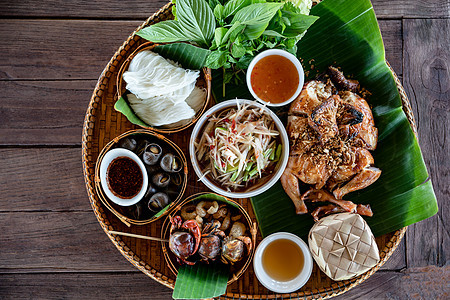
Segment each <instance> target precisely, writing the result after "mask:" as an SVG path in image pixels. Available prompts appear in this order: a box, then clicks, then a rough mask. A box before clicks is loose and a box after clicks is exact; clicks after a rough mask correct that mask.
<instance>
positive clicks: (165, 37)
mask: <svg viewBox="0 0 450 300" xmlns="http://www.w3.org/2000/svg"><path fill="white" fill-rule="evenodd" d="M136 34H137V35H138V36H140V37H142V38H144V39H146V40H148V41H150V42H154V43H171V42H181V41H187V40H188V38H187V37H186V35H185V34H184V32H183V28H182V27H181V25H180V23H179V22H178V21H174V20H167V21H162V22H159V23H156V24H154V25H152V26H149V27H145V28H143V29H141V30H139V31H138V32H137V33H136Z"/></svg>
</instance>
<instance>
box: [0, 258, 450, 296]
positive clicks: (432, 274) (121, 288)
mask: <svg viewBox="0 0 450 300" xmlns="http://www.w3.org/2000/svg"><path fill="white" fill-rule="evenodd" d="M449 276H450V267H449V266H447V267H442V268H438V267H434V266H431V267H427V268H416V269H411V270H407V271H403V272H392V271H388V272H377V273H376V274H375V275H373V276H372V277H371V278H369V279H368V280H367V281H365V282H364V283H362V284H360V285H359V286H357V287H355V288H353V289H352V290H350V291H348V292H347V293H345V294H343V295H341V296H338V297H336V298H333V299H337V300H339V299H446V298H447V297H448V295H449V293H450V287H449V285H448V282H447V280H446V279H447V278H448V277H449ZM80 287H82V288H80ZM0 294H1V296H2V298H3V299H17V298H32V299H62V298H63V299H67V298H69V299H72V298H76V299H90V298H95V299H116V298H120V299H136V298H144V299H147V298H149V297H150V298H151V299H171V295H172V290H170V289H169V288H166V287H164V286H163V285H160V284H159V283H157V282H156V281H153V280H152V279H150V278H148V277H146V276H145V275H144V274H142V273H139V272H131V273H56V274H55V273H54V274H2V275H0ZM324 296H325V295H324Z"/></svg>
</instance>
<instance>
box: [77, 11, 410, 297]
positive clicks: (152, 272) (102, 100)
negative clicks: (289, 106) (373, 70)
mask: <svg viewBox="0 0 450 300" xmlns="http://www.w3.org/2000/svg"><path fill="white" fill-rule="evenodd" d="M171 6H172V4H171V3H168V4H167V5H165V6H164V7H163V8H161V9H160V10H159V11H158V12H156V13H155V14H154V15H153V16H151V17H150V18H148V19H147V20H146V21H145V22H144V23H143V24H142V25H141V26H139V27H138V28H137V29H136V31H138V30H140V29H141V28H143V27H144V26H147V25H151V24H154V23H157V22H159V21H162V20H167V19H172V18H173V16H172V14H171ZM136 31H135V32H133V33H132V35H131V36H130V37H129V38H128V39H127V40H126V41H125V42H124V44H123V45H122V46H121V47H120V48H119V49H118V50H117V52H116V53H115V54H114V56H113V57H112V58H111V60H110V62H109V63H108V65H107V66H106V68H105V69H104V70H103V72H102V74H101V76H100V78H99V80H98V83H97V85H96V87H95V90H94V93H93V95H92V98H91V101H90V103H89V107H88V109H87V112H86V117H85V121H84V126H83V134H82V159H83V172H84V179H85V181H86V188H87V192H88V195H89V200H90V202H91V205H92V208H93V210H94V213H95V215H96V217H97V219H98V221H99V223H100V225H101V226H102V228H103V230H105V232H106V234H107V235H108V237H109V238H110V239H111V241H112V242H113V244H114V245H115V246H116V247H117V249H118V250H119V251H120V252H121V253H122V254H123V256H125V258H126V259H127V260H128V261H129V262H130V263H132V264H133V265H134V266H135V267H136V268H138V269H139V270H141V271H142V272H143V273H144V274H146V275H148V276H149V277H151V278H152V279H154V280H156V281H158V282H159V283H161V284H163V285H165V286H167V287H169V288H172V289H173V287H174V284H175V279H176V278H175V276H174V275H173V273H172V272H171V271H170V268H169V266H168V265H167V264H166V263H165V260H164V255H163V252H162V249H161V245H160V243H158V242H153V241H146V240H140V239H135V238H128V237H119V236H113V235H111V234H109V233H108V232H107V231H108V230H117V231H126V232H131V233H135V234H141V235H150V236H155V237H157V236H160V234H161V226H162V223H163V219H164V218H162V219H159V220H157V221H155V222H153V223H151V224H147V225H143V226H136V225H132V226H131V227H127V226H126V225H125V224H123V223H122V222H121V221H120V220H119V219H118V218H117V217H116V216H115V215H113V214H112V213H111V212H110V211H109V210H108V209H106V208H105V207H104V206H103V204H102V202H101V201H100V199H99V198H98V196H97V193H96V191H95V181H94V180H95V174H94V171H95V163H96V160H97V157H98V155H99V153H100V151H101V150H102V148H103V147H104V146H105V145H106V144H107V143H108V142H110V141H111V140H112V139H114V138H115V137H117V136H118V135H120V134H122V133H124V132H126V131H128V130H131V129H136V128H137V126H135V125H133V124H131V123H130V122H128V121H127V119H126V118H125V116H123V115H122V114H121V113H118V112H116V111H115V110H114V103H115V101H116V100H117V98H116V79H117V72H118V70H119V68H120V66H121V65H122V64H123V62H124V61H125V59H126V58H127V57H128V56H129V55H130V54H131V53H133V51H134V50H135V49H136V48H137V47H138V46H139V45H141V44H143V43H144V42H145V41H144V40H143V39H141V38H140V37H138V36H137V35H136ZM392 72H393V71H392ZM393 74H394V78H395V80H396V83H397V87H398V90H399V92H400V95H401V98H402V102H403V110H404V111H405V113H406V116H407V118H408V120H409V122H410V124H411V127H412V129H413V131H414V133H415V134H416V136H417V132H416V126H415V123H414V117H413V114H412V110H411V106H410V104H409V101H408V98H407V96H406V93H405V91H404V89H403V87H402V86H401V83H400V81H399V80H398V77H397V76H396V75H395V73H394V72H393ZM191 131H192V129H189V128H188V129H186V130H184V131H181V132H178V133H171V134H165V136H166V137H167V138H169V139H171V140H172V141H173V142H175V143H176V144H177V145H178V146H179V147H180V148H181V149H182V151H184V152H185V153H187V151H188V141H189V137H190V135H191ZM188 168H189V170H188V172H189V173H188V184H187V187H186V191H185V197H188V196H190V195H192V194H195V193H199V192H203V191H208V190H207V188H206V187H205V186H204V185H203V184H202V183H201V182H198V181H197V178H196V176H195V173H194V171H193V169H192V166H191V164H190V163H188ZM238 203H239V204H240V205H242V206H243V207H244V208H245V209H246V210H247V211H248V213H249V215H250V217H251V218H252V219H253V220H256V218H255V215H254V212H253V210H252V206H251V203H250V201H249V200H247V199H239V200H238ZM405 232H406V227H404V228H402V229H400V230H397V231H395V232H392V233H389V234H385V235H383V236H381V237H378V238H377V239H376V241H377V245H378V248H379V249H380V259H381V260H380V262H379V263H378V264H377V265H376V266H375V267H373V268H372V269H371V270H369V271H368V272H366V273H365V274H363V275H361V276H359V277H356V278H354V279H351V280H346V281H341V282H334V281H332V280H331V279H329V278H328V277H327V276H326V275H325V274H324V273H322V272H321V271H320V270H319V268H318V267H317V266H314V269H313V272H312V276H311V278H310V280H309V281H308V283H307V284H306V285H305V286H304V287H303V288H302V289H300V290H299V291H298V292H295V293H291V294H284V295H279V294H275V293H273V292H271V291H269V290H267V289H266V288H264V287H263V286H262V285H261V284H259V282H258V280H257V279H256V276H255V274H254V272H253V268H251V267H249V268H248V269H247V271H246V272H244V274H242V276H241V277H240V278H239V280H237V281H236V282H234V283H232V284H231V285H229V286H228V288H227V292H226V294H224V295H223V296H221V297H220V298H221V299H236V298H246V299H277V298H290V299H291V298H295V299H319V298H320V299H326V298H330V297H333V296H337V295H339V294H342V293H344V292H346V291H348V290H349V289H351V288H353V287H355V286H357V285H359V284H360V283H362V282H363V281H365V280H366V279H367V278H369V277H370V276H371V275H373V274H374V273H375V272H376V271H377V270H378V269H379V268H380V267H381V266H382V265H383V264H384V263H385V262H386V261H387V260H388V259H389V257H390V256H391V255H392V253H393V252H394V251H395V249H396V248H397V246H398V244H399V243H400V241H401V239H402V238H403V236H404V234H405ZM260 240H261V236H260V234H258V236H257V241H260Z"/></svg>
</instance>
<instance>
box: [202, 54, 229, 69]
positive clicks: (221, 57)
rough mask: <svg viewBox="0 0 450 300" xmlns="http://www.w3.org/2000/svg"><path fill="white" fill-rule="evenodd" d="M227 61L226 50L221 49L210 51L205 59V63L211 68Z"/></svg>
mask: <svg viewBox="0 0 450 300" xmlns="http://www.w3.org/2000/svg"><path fill="white" fill-rule="evenodd" d="M226 62H227V52H225V51H222V50H215V51H212V52H211V54H210V55H209V56H208V58H207V59H206V65H207V66H209V67H210V68H213V69H218V68H220V67H222V66H223V65H224V64H225V63H226Z"/></svg>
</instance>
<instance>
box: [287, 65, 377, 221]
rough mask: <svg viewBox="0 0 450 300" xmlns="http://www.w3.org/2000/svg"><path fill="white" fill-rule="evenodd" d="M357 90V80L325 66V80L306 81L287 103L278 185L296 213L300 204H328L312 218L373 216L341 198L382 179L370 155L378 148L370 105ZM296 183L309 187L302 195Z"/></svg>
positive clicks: (304, 209) (301, 210) (302, 208)
mask: <svg viewBox="0 0 450 300" xmlns="http://www.w3.org/2000/svg"><path fill="white" fill-rule="evenodd" d="M358 89H359V83H358V82H357V81H355V80H347V79H346V78H345V77H344V75H343V74H342V72H340V71H339V70H338V69H336V68H333V67H330V68H329V77H327V78H326V79H325V80H323V81H320V80H312V81H309V82H307V83H306V84H305V85H304V87H303V90H302V92H301V93H300V95H299V96H298V97H297V99H295V100H294V102H293V103H292V104H291V107H290V109H289V117H288V125H287V132H288V136H289V139H290V142H291V145H290V156H289V161H288V165H287V167H286V170H285V171H284V173H283V175H282V177H281V183H282V185H283V188H284V190H285V191H286V193H287V194H288V196H289V197H290V198H291V199H292V201H293V203H294V205H295V209H296V213H297V214H304V213H307V212H308V208H307V207H306V205H305V201H311V202H330V203H331V204H328V205H326V206H323V207H319V208H316V210H315V211H314V212H313V216H314V218H315V219H316V220H317V219H318V218H319V216H324V215H327V214H330V213H336V212H341V211H351V212H355V213H361V214H363V215H372V211H371V210H370V207H369V206H361V205H360V206H357V205H356V204H354V203H352V202H350V201H344V200H342V198H343V197H344V196H345V195H346V194H348V193H350V192H353V191H356V190H360V189H363V188H365V187H367V186H369V185H371V184H372V183H374V182H375V181H376V180H377V179H378V178H379V177H380V175H381V170H380V169H378V168H376V167H374V166H373V164H374V159H373V156H372V154H371V153H370V152H369V150H374V149H375V148H376V146H377V140H378V130H377V128H376V127H375V123H374V120H373V115H372V111H371V109H370V107H369V104H368V103H367V101H366V100H364V99H363V98H361V97H360V96H359V95H358V94H356V91H357V90H358ZM299 181H301V182H303V183H306V184H309V185H312V186H313V187H314V188H312V189H311V190H309V191H306V192H303V193H302V192H301V191H300V182H299Z"/></svg>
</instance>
